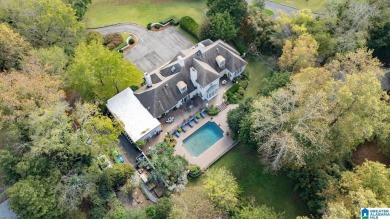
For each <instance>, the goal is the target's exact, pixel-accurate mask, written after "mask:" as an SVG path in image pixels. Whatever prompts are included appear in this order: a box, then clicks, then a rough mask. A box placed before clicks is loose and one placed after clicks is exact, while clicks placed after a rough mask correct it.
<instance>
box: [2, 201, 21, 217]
mask: <svg viewBox="0 0 390 219" xmlns="http://www.w3.org/2000/svg"><path fill="white" fill-rule="evenodd" d="M0 218H4V219H16V218H17V216H16V213H15V212H13V211H12V210H11V209H10V208H9V204H8V200H6V201H4V202H3V203H1V204H0Z"/></svg>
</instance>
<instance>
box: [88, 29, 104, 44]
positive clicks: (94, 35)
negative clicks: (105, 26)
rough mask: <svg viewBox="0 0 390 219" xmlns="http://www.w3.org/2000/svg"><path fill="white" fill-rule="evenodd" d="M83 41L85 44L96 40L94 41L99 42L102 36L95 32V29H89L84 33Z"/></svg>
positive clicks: (101, 40)
mask: <svg viewBox="0 0 390 219" xmlns="http://www.w3.org/2000/svg"><path fill="white" fill-rule="evenodd" d="M84 40H85V42H86V43H87V44H90V43H92V41H96V42H101V43H103V36H102V35H101V34H100V33H99V32H97V31H94V30H90V31H88V33H87V34H86V35H85V39H84Z"/></svg>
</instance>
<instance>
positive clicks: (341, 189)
mask: <svg viewBox="0 0 390 219" xmlns="http://www.w3.org/2000/svg"><path fill="white" fill-rule="evenodd" d="M389 176H390V169H388V168H386V166H385V165H383V164H380V163H377V162H372V161H366V162H365V163H363V165H362V166H358V167H357V168H355V169H354V171H353V172H351V171H346V172H343V173H342V175H341V179H340V181H339V182H338V183H336V185H335V186H333V187H329V188H328V189H327V190H325V191H324V192H323V194H324V196H325V197H326V198H327V201H328V205H327V211H326V213H325V216H324V218H334V217H332V216H336V215H337V214H338V215H352V216H353V217H358V216H359V215H360V213H359V212H360V208H361V206H374V207H384V206H388V205H389V202H390V201H389V199H388V197H389V187H390V177H389ZM343 218H345V217H343Z"/></svg>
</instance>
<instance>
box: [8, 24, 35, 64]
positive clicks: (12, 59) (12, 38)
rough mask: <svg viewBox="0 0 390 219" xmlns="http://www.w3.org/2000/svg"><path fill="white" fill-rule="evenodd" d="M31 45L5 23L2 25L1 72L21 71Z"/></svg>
mask: <svg viewBox="0 0 390 219" xmlns="http://www.w3.org/2000/svg"><path fill="white" fill-rule="evenodd" d="M30 49H31V45H30V43H29V42H27V41H26V40H25V39H24V37H23V36H21V35H20V34H19V33H17V32H15V31H14V30H12V28H10V27H9V26H8V25H6V24H5V23H0V70H3V71H4V70H10V69H11V68H16V69H20V67H21V66H20V65H21V63H22V61H23V59H24V57H25V56H26V55H27V54H28V51H29V50H30Z"/></svg>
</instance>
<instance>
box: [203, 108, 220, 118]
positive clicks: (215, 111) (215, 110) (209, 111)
mask: <svg viewBox="0 0 390 219" xmlns="http://www.w3.org/2000/svg"><path fill="white" fill-rule="evenodd" d="M205 112H206V113H207V115H209V116H216V115H218V113H219V109H218V108H210V109H206V110H205Z"/></svg>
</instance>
